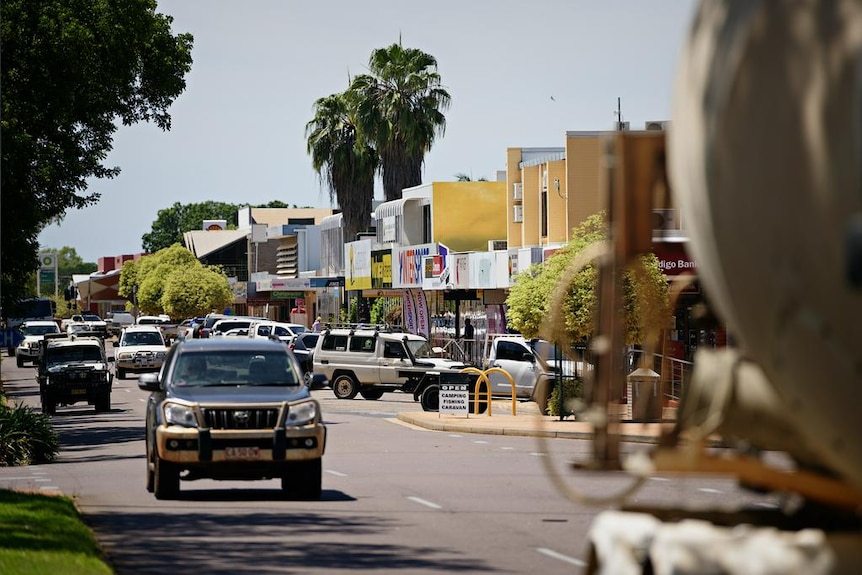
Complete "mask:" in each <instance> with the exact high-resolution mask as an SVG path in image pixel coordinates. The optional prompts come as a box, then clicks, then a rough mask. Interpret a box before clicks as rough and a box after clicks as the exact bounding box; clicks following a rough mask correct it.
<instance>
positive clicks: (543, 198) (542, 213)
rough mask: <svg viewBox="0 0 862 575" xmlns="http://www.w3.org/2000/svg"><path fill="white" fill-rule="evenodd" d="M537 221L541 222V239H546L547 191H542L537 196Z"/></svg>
mask: <svg viewBox="0 0 862 575" xmlns="http://www.w3.org/2000/svg"><path fill="white" fill-rule="evenodd" d="M539 219H540V220H541V225H542V232H541V236H542V237H543V238H546V237H548V190H547V188H546V189H543V190H542V193H541V194H540V195H539Z"/></svg>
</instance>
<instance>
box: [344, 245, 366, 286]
mask: <svg viewBox="0 0 862 575" xmlns="http://www.w3.org/2000/svg"><path fill="white" fill-rule="evenodd" d="M344 287H345V288H346V289H348V290H362V289H370V288H371V240H359V241H355V242H348V243H346V244H344Z"/></svg>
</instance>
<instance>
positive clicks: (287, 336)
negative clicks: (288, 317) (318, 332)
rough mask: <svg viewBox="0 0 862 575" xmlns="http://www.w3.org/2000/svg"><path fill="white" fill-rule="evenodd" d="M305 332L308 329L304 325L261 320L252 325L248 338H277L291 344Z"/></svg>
mask: <svg viewBox="0 0 862 575" xmlns="http://www.w3.org/2000/svg"><path fill="white" fill-rule="evenodd" d="M304 331H306V327H305V326H304V325H302V324H298V323H285V322H280V321H270V320H261V321H256V322H253V323H252V324H251V326H250V327H249V331H248V336H249V337H263V338H267V337H272V336H275V337H277V338H278V339H280V340H281V341H286V342H289V341H293V338H294V337H296V336H297V335H299V334H300V333H302V332H304Z"/></svg>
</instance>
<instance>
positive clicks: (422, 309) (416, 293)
mask: <svg viewBox="0 0 862 575" xmlns="http://www.w3.org/2000/svg"><path fill="white" fill-rule="evenodd" d="M410 291H411V292H412V299H413V300H414V302H413V309H414V310H415V312H416V333H418V334H419V335H424V336H425V337H426V338H430V337H431V322H430V320H429V318H428V300H427V299H426V298H425V292H424V291H422V290H421V289H412V290H410Z"/></svg>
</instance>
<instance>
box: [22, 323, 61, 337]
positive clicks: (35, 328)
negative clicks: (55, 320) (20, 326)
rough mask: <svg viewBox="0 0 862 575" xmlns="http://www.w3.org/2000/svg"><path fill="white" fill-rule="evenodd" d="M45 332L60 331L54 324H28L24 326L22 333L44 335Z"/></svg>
mask: <svg viewBox="0 0 862 575" xmlns="http://www.w3.org/2000/svg"><path fill="white" fill-rule="evenodd" d="M46 333H60V330H59V328H57V326H56V325H28V326H26V327H25V328H24V335H45V334H46Z"/></svg>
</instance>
